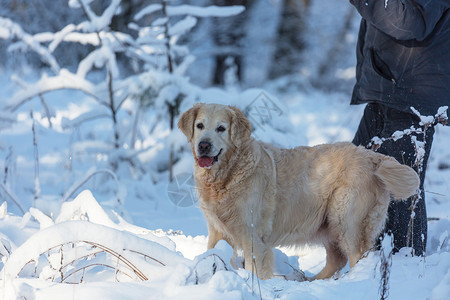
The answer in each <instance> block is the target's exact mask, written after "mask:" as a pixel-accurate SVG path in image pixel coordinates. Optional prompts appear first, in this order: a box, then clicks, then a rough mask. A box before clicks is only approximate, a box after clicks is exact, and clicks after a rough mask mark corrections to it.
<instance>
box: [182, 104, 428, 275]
mask: <svg viewBox="0 0 450 300" xmlns="http://www.w3.org/2000/svg"><path fill="white" fill-rule="evenodd" d="M198 123H202V125H203V126H204V127H203V128H202V129H198V128H197V124H198ZM178 126H179V128H180V129H181V130H182V131H183V133H184V134H185V135H186V137H187V138H188V140H189V142H190V143H191V148H192V152H193V155H194V158H195V159H196V164H195V167H194V178H195V181H196V185H197V187H198V191H199V201H200V205H201V209H202V210H203V212H204V214H205V217H206V219H207V222H208V231H209V240H208V248H213V247H214V246H215V245H216V243H217V242H218V241H219V240H220V239H224V240H226V241H227V242H228V243H230V244H231V245H232V247H233V248H234V249H235V250H237V249H242V250H243V252H244V257H245V268H246V269H248V270H251V269H252V265H251V264H252V255H251V253H252V244H253V252H254V256H255V261H256V267H257V271H258V275H259V276H260V277H261V278H263V279H266V278H270V277H272V276H273V264H274V261H273V253H272V248H273V247H276V246H297V245H303V244H305V243H320V244H323V245H324V246H325V249H326V253H327V262H326V265H325V267H324V269H323V270H322V271H321V272H320V273H319V274H317V275H316V276H315V277H314V279H323V278H328V277H331V276H332V275H333V274H334V273H336V272H337V271H339V270H340V269H341V268H342V267H343V266H345V264H346V262H347V259H349V260H350V267H353V266H354V265H355V264H356V262H357V261H358V260H359V259H360V257H361V256H362V255H363V254H364V253H365V252H366V251H367V250H369V249H371V248H372V246H373V242H374V241H375V239H376V237H377V236H378V234H379V233H380V232H381V231H382V229H383V226H384V224H385V219H386V216H387V208H388V204H389V201H390V196H391V195H392V196H393V197H395V198H398V199H406V198H407V197H409V196H411V195H413V194H415V193H416V191H417V189H418V187H419V178H418V176H417V174H416V173H415V172H414V170H413V169H412V168H410V167H408V166H405V165H401V164H400V163H398V162H397V161H396V160H395V159H393V158H391V157H388V156H385V155H382V154H378V153H375V152H373V151H370V150H366V149H365V148H363V147H356V146H354V145H352V144H351V143H336V144H329V145H318V146H314V147H296V148H294V149H279V148H276V147H274V146H272V145H270V144H265V143H262V142H259V141H256V140H255V139H253V138H252V137H251V135H250V133H251V127H250V123H249V121H248V120H247V119H246V118H245V116H244V115H243V113H242V112H241V111H240V110H238V109H237V108H235V107H230V106H223V105H219V104H196V105H195V106H194V107H193V108H191V109H189V110H188V111H186V112H185V113H183V114H182V116H181V118H180V121H179V123H178ZM218 126H223V127H225V131H223V132H218V130H217V128H218ZM205 138H206V139H208V140H210V141H211V144H212V155H214V156H216V155H218V159H217V162H216V163H214V164H213V165H212V166H211V167H209V168H201V167H199V165H198V151H197V145H198V143H199V142H200V141H201V140H204V139H205Z"/></svg>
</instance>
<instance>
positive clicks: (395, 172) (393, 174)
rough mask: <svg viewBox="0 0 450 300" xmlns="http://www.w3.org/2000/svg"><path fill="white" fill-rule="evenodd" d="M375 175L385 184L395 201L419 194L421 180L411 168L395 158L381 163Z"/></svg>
mask: <svg viewBox="0 0 450 300" xmlns="http://www.w3.org/2000/svg"><path fill="white" fill-rule="evenodd" d="M375 175H376V176H377V177H378V178H379V179H380V180H381V181H382V182H383V183H384V185H385V186H386V190H388V191H389V192H390V193H391V195H392V196H393V197H394V199H407V198H409V197H411V196H412V195H414V194H416V193H417V190H418V188H419V184H420V179H419V176H418V175H417V173H416V172H415V171H414V170H413V169H412V168H410V167H408V166H406V165H402V164H400V163H399V162H397V161H396V160H395V159H394V158H388V159H385V160H383V161H382V162H381V164H380V165H379V166H378V169H377V170H376V171H375Z"/></svg>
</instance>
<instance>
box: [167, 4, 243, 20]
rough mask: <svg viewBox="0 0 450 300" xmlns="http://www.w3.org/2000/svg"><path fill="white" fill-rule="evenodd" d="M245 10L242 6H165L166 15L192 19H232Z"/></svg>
mask: <svg viewBox="0 0 450 300" xmlns="http://www.w3.org/2000/svg"><path fill="white" fill-rule="evenodd" d="M244 10H245V7H244V6H241V5H233V6H226V7H224V6H216V5H211V6H206V7H199V6H194V5H188V4H185V5H178V6H167V15H168V16H170V17H172V16H179V15H191V16H194V17H201V18H205V17H232V16H235V15H238V14H240V13H242V12H243V11H244Z"/></svg>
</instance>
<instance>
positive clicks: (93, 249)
mask: <svg viewBox="0 0 450 300" xmlns="http://www.w3.org/2000/svg"><path fill="white" fill-rule="evenodd" d="M86 245H88V246H89V247H88V248H87V247H86ZM61 247H63V248H61ZM54 249H64V250H62V251H64V256H62V255H61V253H60V252H54V251H53V250H54ZM58 251H60V250H58ZM101 252H104V253H105V254H107V255H110V256H112V257H113V258H114V260H105V261H102V262H98V261H95V260H94V258H95V257H96V256H97V255H99V254H100V253H101ZM44 254H46V257H47V260H46V261H48V262H49V264H50V268H49V267H47V268H42V266H40V264H41V263H42V261H40V260H39V257H40V256H41V255H44ZM146 257H147V258H151V259H152V260H151V261H148V260H146V259H145V258H146ZM105 259H106V258H105ZM81 260H83V261H89V263H88V264H97V263H99V264H100V263H101V264H105V265H108V266H110V267H112V268H114V269H115V270H119V271H120V272H125V273H127V271H126V270H130V271H132V272H133V274H134V275H135V276H136V278H137V279H139V280H148V279H150V278H153V277H155V276H157V275H158V271H157V270H158V269H157V268H160V267H162V266H175V265H177V264H189V260H187V259H185V258H183V257H182V256H180V255H178V254H177V253H176V252H174V251H171V250H169V249H167V248H166V247H164V246H162V245H160V244H158V243H156V242H153V241H150V240H147V239H143V238H140V237H138V236H136V235H134V234H131V233H129V232H125V231H119V230H117V229H113V228H109V227H106V226H103V225H98V224H94V223H91V222H86V221H68V222H63V223H59V224H56V225H53V226H51V227H48V228H45V229H43V230H40V231H38V232H37V233H36V234H34V235H33V236H31V237H30V238H29V239H28V240H27V241H26V242H25V243H23V244H22V245H21V246H20V247H18V248H17V249H16V250H15V251H13V253H12V254H11V256H10V257H9V259H8V260H7V261H6V263H5V265H4V267H3V270H2V272H3V275H4V277H3V279H4V280H12V279H14V278H16V277H17V276H19V275H20V273H21V272H22V270H24V267H25V266H26V265H27V264H29V263H30V262H34V263H35V265H36V267H35V268H34V269H35V270H38V271H39V272H40V274H38V275H39V276H42V277H44V278H55V275H56V276H61V275H60V274H61V272H64V271H65V269H70V270H73V269H72V267H73V268H75V270H77V269H76V266H77V262H78V263H80V264H81V262H80V261H81ZM155 262H156V264H155ZM70 266H72V267H70ZM38 267H39V268H38ZM82 268H84V269H87V268H88V267H87V266H84V267H82ZM155 268H156V269H155ZM75 272H76V271H75ZM152 274H153V275H152ZM69 275H71V273H69ZM69 275H66V276H63V278H61V281H64V280H65V279H67V277H68V276H69Z"/></svg>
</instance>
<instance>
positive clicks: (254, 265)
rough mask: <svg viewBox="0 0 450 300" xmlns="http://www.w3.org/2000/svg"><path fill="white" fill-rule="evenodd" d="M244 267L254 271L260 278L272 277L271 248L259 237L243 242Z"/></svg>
mask: <svg viewBox="0 0 450 300" xmlns="http://www.w3.org/2000/svg"><path fill="white" fill-rule="evenodd" d="M244 258H245V269H246V270H248V271H251V272H254V273H255V274H256V275H257V276H258V277H259V278H261V279H269V278H272V277H273V261H274V259H273V252H272V248H270V247H269V246H267V245H266V244H264V242H263V241H262V240H261V239H259V238H254V239H253V243H252V241H251V240H249V241H248V243H245V244H244Z"/></svg>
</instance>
